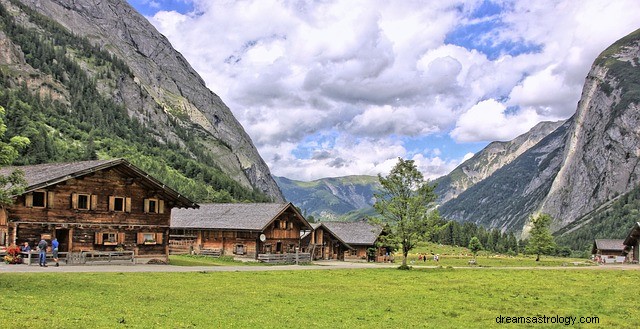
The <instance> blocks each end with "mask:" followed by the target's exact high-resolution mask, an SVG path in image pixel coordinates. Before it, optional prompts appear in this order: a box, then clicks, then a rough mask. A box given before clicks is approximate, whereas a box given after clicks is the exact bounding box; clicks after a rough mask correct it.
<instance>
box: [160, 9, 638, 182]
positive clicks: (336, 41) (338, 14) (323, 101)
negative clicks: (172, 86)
mask: <svg viewBox="0 0 640 329" xmlns="http://www.w3.org/2000/svg"><path fill="white" fill-rule="evenodd" d="M156 2H158V3H161V2H159V1H157V0H156ZM481 3H482V2H481V1H471V2H470V1H462V0H459V1H434V2H431V3H429V4H428V5H425V3H423V2H413V1H402V2H388V1H383V0H367V1H365V0H355V1H352V0H335V1H318V2H313V1H311V2H307V1H277V0H260V1H258V0H251V1H208V0H194V1H193V8H194V10H193V12H187V13H178V12H176V11H170V10H167V11H158V12H157V13H156V14H155V15H153V16H152V17H149V20H150V21H151V22H152V23H153V24H154V25H155V26H156V27H157V28H158V30H160V32H162V33H163V34H165V35H166V36H167V38H168V39H169V40H170V41H171V43H172V44H173V45H174V47H175V48H176V49H177V50H178V51H180V52H181V53H182V54H183V55H184V56H185V57H186V58H187V59H188V60H189V62H190V63H191V64H192V66H193V67H194V68H195V69H196V71H198V72H199V73H200V74H201V75H202V76H203V78H204V80H205V81H206V83H207V85H208V87H209V88H210V89H211V90H213V91H214V92H215V93H217V94H218V95H220V96H221V97H222V99H223V100H224V101H225V103H226V104H227V105H229V107H230V108H231V110H232V111H233V112H234V115H235V116H236V117H237V118H238V120H239V121H240V122H241V123H242V124H243V126H244V127H245V129H246V130H247V132H248V133H249V135H250V136H251V137H252V139H253V141H254V143H255V144H256V146H257V147H258V149H259V151H260V153H261V155H262V156H263V158H264V159H265V161H266V162H267V163H268V164H269V166H270V168H271V170H272V171H273V172H274V173H275V174H276V175H282V176H287V177H289V178H296V179H314V178H320V177H326V176H342V175H350V174H377V173H378V172H382V173H385V172H386V171H388V170H389V169H390V168H391V167H393V165H394V164H395V163H396V159H397V157H398V156H401V157H410V158H413V159H415V160H416V163H419V166H420V168H421V170H423V172H424V173H425V176H427V177H433V176H434V175H441V174H446V173H447V172H446V171H447V170H450V169H452V168H453V167H455V165H456V164H458V163H460V162H461V161H462V160H463V158H460V157H459V156H458V157H456V156H453V155H450V154H448V153H447V152H448V149H446V148H440V149H439V150H440V153H438V154H435V153H431V151H429V150H428V149H429V148H427V147H421V148H418V149H422V150H424V151H423V152H417V153H416V152H415V151H413V150H412V151H410V152H409V151H408V150H407V149H406V147H407V146H406V144H407V140H408V139H410V138H424V137H428V136H435V135H438V136H442V135H444V136H450V138H452V139H454V140H455V141H457V142H478V141H486V142H488V141H492V140H509V139H512V138H514V137H516V136H517V135H519V134H521V133H524V132H526V131H527V130H528V129H530V128H531V127H533V126H534V125H535V124H536V123H537V122H539V121H541V120H558V119H565V118H567V117H569V116H570V115H571V114H572V113H573V112H574V111H575V108H576V103H577V101H578V99H579V97H580V91H581V88H582V84H583V83H584V77H585V76H586V74H587V72H588V70H589V66H590V64H591V63H592V61H593V60H594V59H595V57H596V56H597V55H598V53H599V52H601V51H602V50H604V49H605V48H606V47H607V46H608V45H610V44H611V43H612V42H614V41H615V40H616V39H618V38H620V37H622V36H624V35H626V34H628V33H629V32H631V31H633V30H634V29H636V28H637V26H639V24H640V16H638V15H637V12H640V3H639V2H637V1H634V0H624V1H615V2H602V1H599V0H586V1H570V0H554V1H552V2H544V3H542V2H536V1H528V2H527V1H518V2H508V3H501V2H496V5H499V6H502V10H501V11H500V12H499V13H495V14H492V15H491V16H489V17H483V16H478V13H477V12H476V10H477V9H478V8H479V6H480V5H481ZM594 22H598V23H597V24H594ZM459 31H463V32H464V33H468V34H469V35H467V36H466V38H464V40H472V41H474V40H475V42H468V43H465V42H457V43H456V42H454V41H451V40H452V39H451V38H449V37H450V36H451V35H454V34H455V33H456V32H459ZM487 49H489V50H487ZM318 138H320V139H322V141H320V140H319V139H318ZM412 148H415V146H412ZM433 148H434V147H433V146H431V147H430V149H433ZM301 149H304V150H305V152H300V150H301ZM465 158H466V156H465Z"/></svg>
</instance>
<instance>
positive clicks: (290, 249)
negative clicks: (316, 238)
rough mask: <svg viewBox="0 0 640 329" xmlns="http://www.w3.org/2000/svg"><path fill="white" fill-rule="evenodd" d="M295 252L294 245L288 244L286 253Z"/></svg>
mask: <svg viewBox="0 0 640 329" xmlns="http://www.w3.org/2000/svg"><path fill="white" fill-rule="evenodd" d="M295 251H296V245H295V244H293V243H290V244H289V251H288V252H295Z"/></svg>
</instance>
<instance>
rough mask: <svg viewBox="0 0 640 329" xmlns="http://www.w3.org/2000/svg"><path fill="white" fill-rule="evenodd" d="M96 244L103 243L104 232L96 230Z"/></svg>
mask: <svg viewBox="0 0 640 329" xmlns="http://www.w3.org/2000/svg"><path fill="white" fill-rule="evenodd" d="M95 244H102V232H96V242H95Z"/></svg>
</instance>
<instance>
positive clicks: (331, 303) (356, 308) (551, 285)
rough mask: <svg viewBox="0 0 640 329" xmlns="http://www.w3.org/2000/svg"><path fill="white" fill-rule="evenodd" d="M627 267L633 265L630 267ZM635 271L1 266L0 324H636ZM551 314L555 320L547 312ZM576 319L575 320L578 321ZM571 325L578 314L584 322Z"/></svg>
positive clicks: (638, 273)
mask: <svg viewBox="0 0 640 329" xmlns="http://www.w3.org/2000/svg"><path fill="white" fill-rule="evenodd" d="M629 268H632V267H629ZM638 282H640V271H637V270H626V271H623V270H611V269H603V268H600V267H599V268H583V269H576V268H572V269H562V270H556V269H542V268H538V269H528V270H519V269H491V268H469V269H447V268H436V269H415V268H414V270H411V271H400V270H396V269H383V268H380V269H359V270H305V271H266V272H264V271H260V272H192V273H15V274H8V273H5V274H0V292H1V293H0V309H1V312H0V324H2V328H32V327H33V328H36V327H47V328H248V327H253V328H313V327H317V328H416V327H418V328H420V327H429V328H486V327H510V328H516V327H532V328H536V327H543V328H548V327H558V328H560V327H567V326H566V325H564V324H546V325H543V326H540V325H538V324H529V325H516V324H502V325H501V324H498V323H496V317H499V316H503V317H504V316H509V317H530V319H532V318H536V319H543V318H542V317H543V316H546V317H554V316H562V317H565V316H573V317H578V318H580V317H594V316H595V317H597V322H598V323H597V324H582V325H579V324H576V325H577V326H578V327H582V328H637V325H638V323H637V319H640V308H639V307H638V306H637V305H638V301H639V300H640V298H639V297H638V294H637V283H638ZM549 321H551V320H549ZM578 321H579V320H578ZM578 321H576V322H578Z"/></svg>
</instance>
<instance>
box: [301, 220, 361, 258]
mask: <svg viewBox="0 0 640 329" xmlns="http://www.w3.org/2000/svg"><path fill="white" fill-rule="evenodd" d="M311 226H312V227H313V231H311V232H310V233H309V234H306V235H305V236H303V238H302V239H303V245H307V246H308V247H307V249H306V251H308V252H309V253H311V257H312V259H313V260H329V259H335V260H344V256H345V252H349V251H350V250H352V249H353V248H352V247H351V246H349V245H348V244H347V243H345V242H344V241H342V240H341V239H340V238H339V237H337V236H336V235H334V234H333V233H332V232H331V231H329V230H328V229H327V228H325V227H324V226H323V225H322V223H311Z"/></svg>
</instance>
